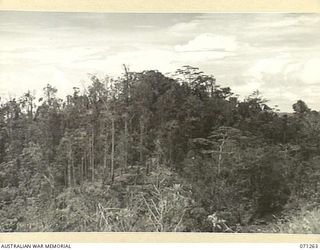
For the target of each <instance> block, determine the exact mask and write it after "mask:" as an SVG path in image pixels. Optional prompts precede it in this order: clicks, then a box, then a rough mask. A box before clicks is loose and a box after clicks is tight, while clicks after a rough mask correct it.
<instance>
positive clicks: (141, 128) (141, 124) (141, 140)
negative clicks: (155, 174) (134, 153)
mask: <svg viewBox="0 0 320 250" xmlns="http://www.w3.org/2000/svg"><path fill="white" fill-rule="evenodd" d="M143 130H144V124H143V118H140V143H139V161H140V164H139V167H138V170H139V168H140V166H143V165H144V164H143V133H144V131H143Z"/></svg>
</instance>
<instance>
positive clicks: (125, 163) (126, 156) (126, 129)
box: [124, 113, 128, 171]
mask: <svg viewBox="0 0 320 250" xmlns="http://www.w3.org/2000/svg"><path fill="white" fill-rule="evenodd" d="M127 168H128V114H127V113H126V114H125V118H124V170H125V171H126V170H127Z"/></svg>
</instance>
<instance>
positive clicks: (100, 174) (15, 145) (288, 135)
mask: <svg viewBox="0 0 320 250" xmlns="http://www.w3.org/2000/svg"><path fill="white" fill-rule="evenodd" d="M124 69H125V70H124V74H123V75H122V76H121V77H119V78H116V79H111V78H108V77H106V78H104V79H99V78H98V77H96V76H92V77H91V85H90V86H89V87H88V88H87V89H82V90H80V89H79V88H73V90H74V91H73V94H72V95H68V96H67V97H66V99H64V100H62V99H59V98H58V97H57V89H55V88H54V87H52V86H50V85H47V86H46V87H45V88H44V89H43V96H42V97H41V98H40V99H39V100H36V97H35V96H33V95H32V94H31V92H30V91H29V92H27V93H26V94H24V95H23V96H22V97H21V98H19V99H11V100H9V101H7V102H4V101H3V102H2V103H1V107H0V188H1V189H0V196H1V197H0V202H1V203H0V209H1V211H0V213H1V214H0V218H1V219H0V222H1V224H0V230H1V231H227V230H229V231H233V232H235V231H245V230H244V228H245V227H246V226H248V225H250V224H254V223H257V221H260V223H261V220H264V221H267V220H268V218H276V217H277V216H281V215H280V214H281V212H282V211H283V210H285V209H290V211H292V210H293V209H298V208H299V207H300V205H301V204H303V203H304V204H305V203H308V204H313V203H314V204H317V202H319V201H320V200H319V192H318V188H319V187H318V185H319V179H320V178H319V174H320V168H319V166H320V133H319V132H320V114H319V112H317V111H311V110H310V109H309V108H308V107H307V105H306V104H305V103H304V102H303V101H301V100H300V101H297V102H296V103H295V104H293V111H294V112H293V113H287V114H285V113H279V112H278V111H277V110H274V109H273V108H270V107H269V106H268V105H267V101H266V100H265V99H263V98H262V97H261V96H260V94H259V92H258V91H256V92H254V93H253V94H252V95H250V96H249V97H247V98H246V99H245V100H239V99H238V98H237V96H236V95H234V94H233V93H232V92H231V89H230V88H223V87H220V86H219V85H217V83H216V79H215V78H214V77H213V76H210V75H206V74H204V73H203V72H201V71H200V70H199V69H197V68H194V67H190V66H185V67H182V69H179V70H177V71H176V72H175V73H174V74H172V76H170V77H169V76H165V75H163V74H162V73H160V72H158V71H143V72H131V71H129V70H128V69H127V67H124ZM212 214H214V215H213V216H210V215H212ZM208 218H209V219H208ZM219 223H220V224H219ZM221 223H222V224H221ZM217 225H218V226H217ZM221 225H222V226H221Z"/></svg>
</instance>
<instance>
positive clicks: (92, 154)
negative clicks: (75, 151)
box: [91, 128, 95, 182]
mask: <svg viewBox="0 0 320 250" xmlns="http://www.w3.org/2000/svg"><path fill="white" fill-rule="evenodd" d="M91 156H92V160H91V164H92V165H91V169H92V182H94V180H95V178H94V177H95V176H94V171H95V166H94V164H95V152H94V129H93V128H92V136H91Z"/></svg>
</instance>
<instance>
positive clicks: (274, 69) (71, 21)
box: [0, 11, 320, 112]
mask: <svg viewBox="0 0 320 250" xmlns="http://www.w3.org/2000/svg"><path fill="white" fill-rule="evenodd" d="M123 64H126V65H128V66H129V69H130V70H131V71H142V70H159V71H161V72H162V73H169V72H174V71H175V70H177V69H178V68H181V67H182V66H183V65H190V66H194V67H198V68H200V70H202V71H203V72H204V73H206V74H208V75H213V76H214V77H215V78H216V79H217V83H218V84H219V85H220V86H222V87H227V86H229V87H231V89H232V91H233V92H234V93H236V94H239V96H240V98H245V97H246V96H248V95H250V94H251V93H252V92H253V91H255V90H259V91H260V92H261V93H262V95H263V97H265V98H266V99H268V100H269V105H270V106H272V107H273V106H274V105H278V107H279V108H280V110H281V111H284V112H289V111H292V104H293V103H295V102H296V101H297V100H299V99H301V100H303V101H305V102H306V103H307V105H308V106H309V107H310V108H312V109H315V110H320V98H319V97H318V95H319V94H320V14H289V13H203V14H201V13H200V14H197V13H193V14H190V13H189V14H186V13H185V14H177V13H172V14H165V13H162V14H161V13H158V14H156V13H153V14H139V13H135V14H129V13H118V14H115V13H113V14H112V13H62V12H14V11H0V97H1V98H2V99H3V100H4V99H9V98H14V97H19V96H20V95H22V94H23V93H25V92H26V91H28V90H31V91H34V93H36V95H40V94H41V93H42V89H43V87H44V86H46V85H47V84H48V83H49V84H51V85H53V86H55V87H56V88H58V92H59V95H60V96H61V97H63V96H65V95H67V94H69V93H72V88H73V87H80V88H82V87H83V86H85V85H87V84H88V83H89V75H90V74H96V75H98V76H101V77H103V76H105V75H111V76H119V75H121V74H122V73H123V67H122V65H123Z"/></svg>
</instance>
